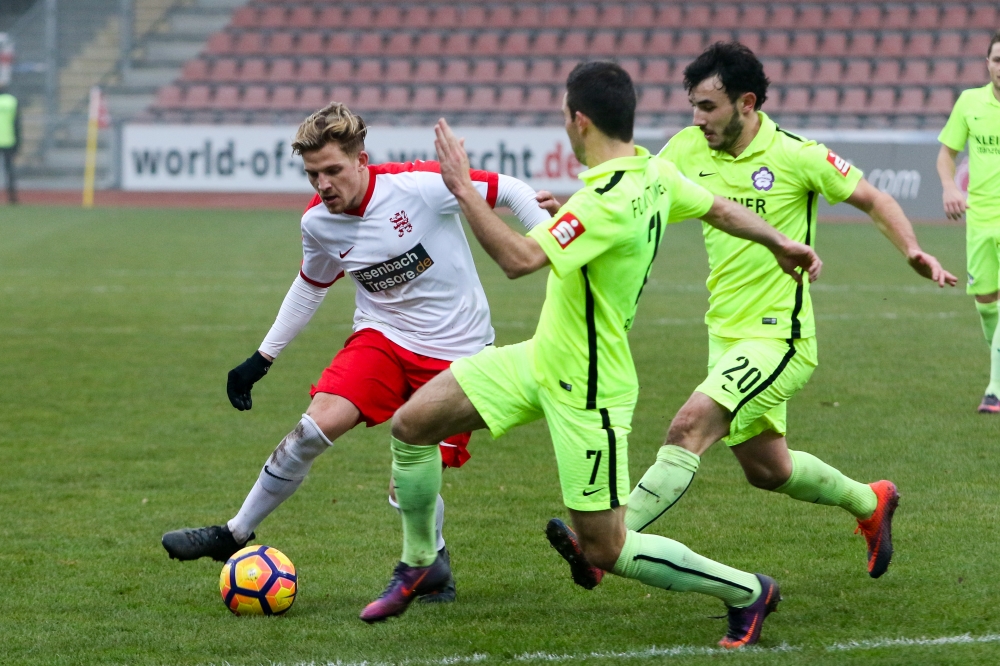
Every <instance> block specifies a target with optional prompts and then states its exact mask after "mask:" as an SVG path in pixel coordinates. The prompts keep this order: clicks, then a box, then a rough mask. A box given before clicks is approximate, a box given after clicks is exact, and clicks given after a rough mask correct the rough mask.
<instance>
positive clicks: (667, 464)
mask: <svg viewBox="0 0 1000 666" xmlns="http://www.w3.org/2000/svg"><path fill="white" fill-rule="evenodd" d="M700 462H701V458H699V457H698V456H696V455H695V454H693V453H691V452H690V451H688V450H687V449H682V448H681V447H679V446H675V445H673V444H665V445H664V446H661V447H660V450H659V451H657V452H656V462H655V463H653V466H652V467H650V468H649V469H648V470H646V473H645V474H644V475H643V477H642V479H640V481H639V483H638V485H636V487H635V489H634V490H633V491H632V494H631V495H629V496H628V511H627V512H626V513H625V527H627V528H628V529H630V530H635V531H636V532H641V531H643V530H644V529H646V528H647V527H649V526H650V525H652V524H653V521H655V520H656V519H657V518H659V517H660V516H662V515H663V514H664V513H665V512H666V511H667V509H669V508H670V507H672V506H673V505H674V504H675V503H676V502H677V500H679V499H680V498H681V495H683V494H684V491H686V490H687V489H688V487H689V486H690V485H691V481H692V480H693V479H694V474H695V472H697V471H698V463H700Z"/></svg>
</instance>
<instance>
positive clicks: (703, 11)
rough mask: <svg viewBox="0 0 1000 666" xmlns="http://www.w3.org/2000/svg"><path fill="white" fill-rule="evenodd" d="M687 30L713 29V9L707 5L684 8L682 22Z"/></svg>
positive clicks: (693, 5) (690, 5)
mask: <svg viewBox="0 0 1000 666" xmlns="http://www.w3.org/2000/svg"><path fill="white" fill-rule="evenodd" d="M681 25H683V26H684V27H685V28H711V27H712V7H711V5H707V4H689V5H687V6H686V7H685V8H684V18H683V20H682V22H681Z"/></svg>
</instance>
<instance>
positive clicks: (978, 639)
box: [211, 634, 1000, 666]
mask: <svg viewBox="0 0 1000 666" xmlns="http://www.w3.org/2000/svg"><path fill="white" fill-rule="evenodd" d="M982 643H1000V634H985V635H982V636H973V635H971V634H962V635H960V636H943V637H939V638H877V639H872V640H864V641H849V642H847V643H834V644H832V645H827V646H825V647H821V648H820V649H825V650H826V651H828V652H850V651H864V650H875V649H880V648H908V647H935V646H940V645H974V644H982ZM805 649H807V648H805V647H802V646H795V645H787V644H782V645H778V646H775V647H772V648H759V647H750V648H743V649H742V650H739V651H732V650H725V649H723V648H716V647H695V646H691V645H679V646H676V647H656V646H653V647H649V648H645V649H643V650H628V651H624V652H614V651H600V652H581V653H576V654H568V653H551V652H524V653H522V654H519V655H514V656H513V657H499V656H497V657H495V656H493V655H490V654H483V653H474V654H470V655H455V656H452V657H440V658H436V659H403V660H400V661H381V660H367V659H364V660H362V661H343V660H340V659H335V660H332V661H310V662H296V663H294V664H287V665H286V664H285V663H284V662H274V661H269V662H266V663H265V664H262V665H261V666H451V665H452V664H488V663H503V662H511V661H514V662H525V663H532V662H546V663H553V662H570V663H576V662H583V661H587V660H590V659H603V660H621V661H629V660H633V659H648V658H651V657H661V658H664V657H666V658H670V657H702V656H706V657H707V656H716V655H718V656H721V655H726V656H727V657H729V658H737V657H739V655H741V654H748V655H761V654H780V653H786V652H800V651H802V650H805ZM211 666H216V665H215V664H214V663H213V664H212V665H211ZM218 666H232V664H230V662H221V663H220V664H219V665H218Z"/></svg>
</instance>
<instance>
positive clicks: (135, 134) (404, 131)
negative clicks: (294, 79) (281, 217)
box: [122, 125, 584, 193]
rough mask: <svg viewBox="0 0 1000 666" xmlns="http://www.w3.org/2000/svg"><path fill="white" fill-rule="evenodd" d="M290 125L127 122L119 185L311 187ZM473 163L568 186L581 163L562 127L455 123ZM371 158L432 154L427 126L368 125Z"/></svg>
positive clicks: (574, 186) (538, 184)
mask: <svg viewBox="0 0 1000 666" xmlns="http://www.w3.org/2000/svg"><path fill="white" fill-rule="evenodd" d="M296 129H297V128H296V126H293V125H288V126H255V125H126V126H125V128H124V131H123V137H122V139H123V140H122V187H123V188H124V189H126V190H142V191H160V192H163V191H173V192H195V191H200V192H303V193H306V192H310V191H311V188H310V186H309V182H308V181H307V180H306V177H305V173H304V172H303V170H302V159H301V158H300V157H298V156H295V155H292V151H291V142H292V139H293V137H294V136H295V130H296ZM455 132H456V134H458V136H460V137H464V138H465V147H466V150H468V152H469V158H470V161H471V163H472V167H473V168H476V169H486V170H488V171H498V172H500V173H504V174H507V175H510V176H515V177H517V178H520V179H522V180H524V181H526V182H527V183H529V184H530V185H531V186H532V187H534V188H535V189H539V190H541V189H547V190H552V191H554V192H558V193H569V192H575V191H576V190H578V189H579V188H580V186H581V183H580V181H579V180H578V179H577V174H579V173H580V172H581V171H583V170H584V167H582V166H581V165H580V163H579V162H577V160H576V158H575V157H574V156H573V151H572V150H571V149H570V146H569V140H568V139H567V138H566V132H565V131H564V130H563V128H561V127H558V128H556V127H544V128H543V127H533V128H517V127H458V128H455ZM365 143H366V146H367V150H368V154H369V155H370V157H371V161H372V163H373V164H380V163H383V162H407V161H412V160H416V159H420V160H433V159H436V156H435V152H434V130H433V128H431V127H426V128H423V127H418V128H413V127H371V128H369V130H368V138H367V140H366V142H365Z"/></svg>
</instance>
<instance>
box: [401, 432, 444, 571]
mask: <svg viewBox="0 0 1000 666" xmlns="http://www.w3.org/2000/svg"><path fill="white" fill-rule="evenodd" d="M391 440H392V446H391V447H392V478H393V479H394V482H395V484H396V501H397V502H398V503H399V513H400V515H402V517H403V556H402V558H400V559H402V560H403V562H405V563H406V564H409V565H410V566H411V567H428V566H430V565H432V564H434V560H435V558H437V549H436V548H435V546H436V545H437V539H436V536H435V531H434V519H435V510H436V508H437V497H438V493H439V492H440V491H441V449H439V448H438V447H437V446H414V445H412V444H407V443H406V442H401V441H399V440H398V439H396V438H395V437H392V438H391Z"/></svg>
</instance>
